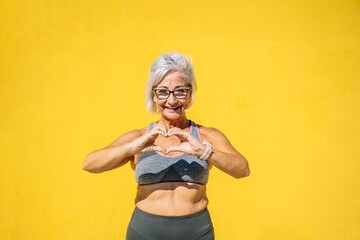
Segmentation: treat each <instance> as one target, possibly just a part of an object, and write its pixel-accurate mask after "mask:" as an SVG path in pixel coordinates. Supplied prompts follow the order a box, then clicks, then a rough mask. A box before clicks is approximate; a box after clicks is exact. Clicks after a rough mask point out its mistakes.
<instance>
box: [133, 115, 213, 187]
mask: <svg viewBox="0 0 360 240" xmlns="http://www.w3.org/2000/svg"><path fill="white" fill-rule="evenodd" d="M190 123H191V126H190V132H191V134H192V135H193V136H195V137H196V138H197V139H198V140H199V141H200V142H201V137H200V133H199V129H198V127H197V125H196V123H194V122H192V121H190ZM155 124H156V122H153V123H151V124H150V125H149V127H148V129H147V131H149V130H151V129H152V128H153V127H154V126H155ZM135 179H136V182H137V183H138V185H139V186H141V185H149V184H154V183H159V182H194V183H199V184H202V185H206V183H207V182H208V179H209V164H208V161H207V160H206V161H202V160H200V159H199V158H198V157H196V156H193V155H189V154H186V153H183V154H180V155H177V156H166V155H163V154H161V153H159V152H156V151H154V152H148V153H145V154H140V156H139V160H138V162H137V164H136V168H135Z"/></svg>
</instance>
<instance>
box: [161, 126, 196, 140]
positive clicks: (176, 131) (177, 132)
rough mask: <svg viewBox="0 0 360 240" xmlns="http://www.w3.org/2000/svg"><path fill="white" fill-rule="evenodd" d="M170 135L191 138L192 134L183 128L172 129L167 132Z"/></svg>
mask: <svg viewBox="0 0 360 240" xmlns="http://www.w3.org/2000/svg"><path fill="white" fill-rule="evenodd" d="M167 135H168V136H172V135H176V136H179V137H181V138H184V139H189V138H190V137H191V136H190V135H191V134H190V133H188V132H186V131H183V130H180V129H173V128H172V129H170V131H169V132H168V134H167Z"/></svg>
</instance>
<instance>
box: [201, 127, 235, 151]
mask: <svg viewBox="0 0 360 240" xmlns="http://www.w3.org/2000/svg"><path fill="white" fill-rule="evenodd" d="M198 127H199V132H200V135H201V140H202V141H207V142H210V143H211V144H212V145H213V148H214V149H218V150H221V151H224V152H229V153H238V151H237V150H236V149H235V148H234V147H233V146H232V145H231V143H230V141H229V139H228V138H227V137H226V136H225V134H224V133H223V132H221V131H220V130H219V129H217V128H214V127H205V126H202V125H198Z"/></svg>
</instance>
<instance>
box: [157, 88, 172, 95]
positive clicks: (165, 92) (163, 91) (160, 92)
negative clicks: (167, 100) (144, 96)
mask: <svg viewBox="0 0 360 240" xmlns="http://www.w3.org/2000/svg"><path fill="white" fill-rule="evenodd" d="M157 92H158V93H159V94H167V93H168V92H169V90H166V89H158V90H157Z"/></svg>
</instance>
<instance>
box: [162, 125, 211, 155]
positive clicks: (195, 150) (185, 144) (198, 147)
mask: <svg viewBox="0 0 360 240" xmlns="http://www.w3.org/2000/svg"><path fill="white" fill-rule="evenodd" d="M172 135H175V136H178V137H179V138H180V140H181V144H180V145H178V146H174V147H169V148H168V149H167V150H166V154H168V153H169V152H174V151H179V152H184V153H187V154H190V155H194V156H197V157H200V156H201V155H202V154H203V153H204V152H205V149H206V147H205V146H204V145H203V144H202V143H201V142H200V141H199V140H197V139H196V138H195V137H194V136H193V135H192V134H191V133H190V132H188V131H184V130H181V129H180V128H176V127H174V128H171V129H170V130H169V131H168V132H167V136H172Z"/></svg>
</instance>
